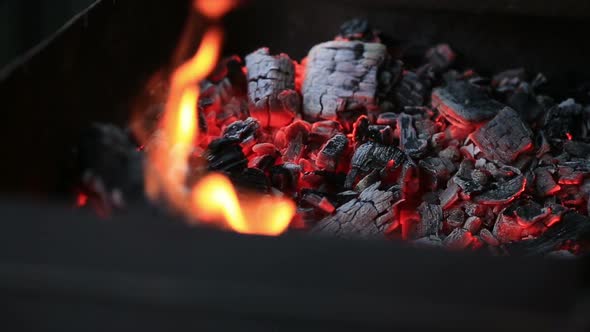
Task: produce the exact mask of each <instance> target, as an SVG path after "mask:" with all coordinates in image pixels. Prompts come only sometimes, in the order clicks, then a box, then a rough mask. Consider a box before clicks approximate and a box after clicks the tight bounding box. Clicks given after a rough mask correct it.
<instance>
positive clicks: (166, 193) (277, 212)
mask: <svg viewBox="0 0 590 332" xmlns="http://www.w3.org/2000/svg"><path fill="white" fill-rule="evenodd" d="M236 2H237V1H235V0H198V1H195V2H194V5H195V9H196V10H198V11H200V12H201V13H202V14H204V15H205V16H207V17H209V18H211V19H218V18H219V17H221V16H222V15H223V14H224V13H225V12H227V11H228V10H230V9H231V7H233V6H234V5H235V4H236ZM222 41H223V31H222V30H221V29H220V28H218V27H217V26H213V27H211V28H209V29H208V30H207V31H206V32H205V34H204V36H203V39H202V41H201V44H200V46H199V48H198V50H197V52H196V53H195V54H194V56H193V57H192V58H190V59H189V60H188V61H186V62H185V63H184V64H182V65H181V66H179V67H178V68H177V69H176V70H175V71H174V73H173V75H172V77H171V79H170V92H169V95H168V99H167V101H166V107H165V113H164V116H163V119H162V127H161V131H160V135H158V136H157V137H155V138H152V139H151V140H150V144H149V146H147V147H146V151H147V152H148V156H149V161H150V163H149V164H148V167H147V168H146V172H145V174H146V175H145V176H146V178H145V190H146V193H147V194H148V196H149V197H150V198H151V199H154V200H157V199H161V198H165V199H166V201H167V202H168V203H169V204H170V205H171V207H172V208H174V209H176V210H177V211H179V212H181V213H184V214H185V215H186V216H187V217H190V218H193V219H195V220H198V221H204V222H221V223H222V226H223V227H226V228H230V229H232V230H234V231H236V232H240V233H246V234H262V235H278V234H281V233H283V232H284V231H285V230H286V229H287V227H289V224H290V223H291V220H292V219H293V216H294V215H295V204H294V203H293V202H292V201H291V200H289V199H283V198H277V197H270V196H249V197H248V198H247V199H239V198H238V194H237V192H236V190H235V189H234V187H233V185H232V183H231V182H230V180H229V179H228V178H227V177H225V176H223V175H220V174H211V175H207V176H205V177H204V178H202V179H201V180H200V181H198V182H197V184H196V185H195V186H194V187H193V188H189V187H188V186H187V181H186V180H187V174H188V172H189V170H190V168H189V157H190V156H191V155H192V154H193V153H195V151H196V150H198V143H197V142H199V139H198V138H199V137H198V136H199V133H198V130H199V123H198V121H199V120H198V119H199V117H198V113H197V112H198V110H197V105H198V101H199V96H200V91H199V82H200V81H202V80H203V79H205V78H206V77H207V75H209V73H210V72H211V71H212V70H213V69H214V67H215V66H216V64H217V62H218V60H219V56H220V51H221V45H222ZM196 148H197V149H196ZM193 175H194V174H193Z"/></svg>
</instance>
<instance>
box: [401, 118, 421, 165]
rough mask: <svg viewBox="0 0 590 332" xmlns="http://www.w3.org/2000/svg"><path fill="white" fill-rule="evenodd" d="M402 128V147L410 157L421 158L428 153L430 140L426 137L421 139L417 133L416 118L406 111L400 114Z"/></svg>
mask: <svg viewBox="0 0 590 332" xmlns="http://www.w3.org/2000/svg"><path fill="white" fill-rule="evenodd" d="M398 124H399V130H400V148H401V150H402V151H404V152H406V153H407V154H408V155H409V156H410V157H414V158H419V157H422V156H423V155H424V154H425V153H426V148H427V147H428V142H427V141H426V140H425V139H420V138H418V137H417V135H416V129H415V128H414V119H413V118H412V117H411V116H410V115H407V114H405V113H402V114H400V115H399V118H398Z"/></svg>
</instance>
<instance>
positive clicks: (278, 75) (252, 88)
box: [246, 48, 301, 128]
mask: <svg viewBox="0 0 590 332" xmlns="http://www.w3.org/2000/svg"><path fill="white" fill-rule="evenodd" d="M246 67H247V68H248V98H249V101H250V104H251V109H250V114H251V115H252V116H253V117H255V118H256V119H258V120H259V121H260V124H261V125H262V127H265V128H266V127H275V128H280V127H282V126H285V125H287V124H289V123H291V121H292V120H293V119H294V118H295V116H296V115H297V113H299V110H300V108H301V98H300V96H299V94H298V93H297V92H296V91H295V66H294V64H293V61H292V60H291V59H290V58H289V56H287V55H286V54H280V55H277V56H273V55H270V54H269V51H268V49H267V48H261V49H259V50H257V51H255V52H253V53H251V54H249V55H248V56H246Z"/></svg>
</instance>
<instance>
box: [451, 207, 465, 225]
mask: <svg viewBox="0 0 590 332" xmlns="http://www.w3.org/2000/svg"><path fill="white" fill-rule="evenodd" d="M464 222H465V212H463V210H461V209H452V210H450V211H449V212H448V217H447V219H446V223H447V225H449V226H450V227H451V228H452V229H455V228H457V227H461V226H463V223H464Z"/></svg>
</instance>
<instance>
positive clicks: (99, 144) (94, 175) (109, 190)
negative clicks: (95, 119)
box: [76, 123, 143, 205]
mask: <svg viewBox="0 0 590 332" xmlns="http://www.w3.org/2000/svg"><path fill="white" fill-rule="evenodd" d="M76 152H77V155H76V157H77V167H78V170H79V172H80V174H79V176H80V177H83V178H84V177H85V178H86V180H88V181H84V182H87V183H86V185H87V186H88V187H89V188H87V189H89V190H90V191H93V192H95V193H97V194H99V195H101V196H105V197H102V199H103V202H105V203H108V202H111V203H117V202H115V201H113V199H112V198H113V197H112V195H113V193H116V192H118V193H119V194H117V195H119V196H120V194H122V195H123V197H122V198H124V199H125V200H136V199H141V198H143V156H142V154H141V153H140V152H138V151H137V147H136V146H135V145H134V144H133V143H132V142H131V140H130V139H129V136H128V135H127V134H125V132H124V131H123V130H121V129H120V128H118V127H115V126H113V125H106V124H98V123H94V124H92V125H91V127H90V128H88V129H87V130H86V131H85V132H84V133H83V134H82V137H81V139H80V142H79V144H78V146H77V149H76ZM90 179H92V181H90ZM93 184H97V185H98V186H95V185H93ZM103 194H104V195H103ZM117 201H119V200H117ZM115 205H116V204H115Z"/></svg>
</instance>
